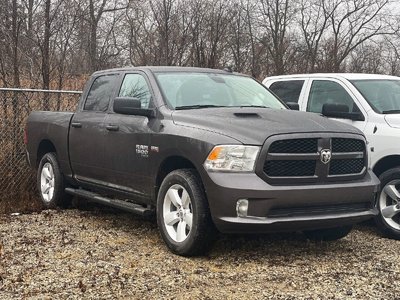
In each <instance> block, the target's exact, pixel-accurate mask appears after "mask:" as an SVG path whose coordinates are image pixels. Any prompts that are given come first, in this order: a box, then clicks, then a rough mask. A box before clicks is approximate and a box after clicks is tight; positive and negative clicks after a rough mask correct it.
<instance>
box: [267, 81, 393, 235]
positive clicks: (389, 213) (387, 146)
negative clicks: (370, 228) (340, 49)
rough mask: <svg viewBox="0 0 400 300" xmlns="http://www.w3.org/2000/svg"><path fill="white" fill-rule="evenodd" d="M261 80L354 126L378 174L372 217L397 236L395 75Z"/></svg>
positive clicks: (282, 96)
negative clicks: (359, 133)
mask: <svg viewBox="0 0 400 300" xmlns="http://www.w3.org/2000/svg"><path fill="white" fill-rule="evenodd" d="M263 84H264V85H265V86H266V87H268V88H269V89H270V90H271V91H272V92H274V93H275V94H276V95H277V96H278V97H280V99H282V100H283V101H284V102H286V103H289V104H291V105H293V103H297V104H298V107H299V109H300V110H301V111H307V112H312V113H316V114H321V115H324V116H326V117H328V118H331V119H334V120H337V121H340V122H344V123H347V124H350V125H353V126H355V127H357V128H358V129H360V130H361V131H362V132H363V133H364V134H365V136H366V138H367V142H368V147H367V148H368V155H369V161H370V167H371V168H372V170H373V172H374V173H375V174H376V175H377V176H378V177H379V178H380V180H381V190H380V193H379V196H378V201H377V206H378V208H379V211H380V214H379V216H377V217H376V222H377V225H378V227H379V228H380V229H381V231H382V232H383V233H384V234H386V235H388V236H390V237H393V238H396V239H399V238H400V204H399V201H400V192H399V190H400V78H399V77H395V76H386V75H371V74H351V73H349V74H347V73H346V74H302V75H284V76H273V77H267V78H265V80H264V81H263Z"/></svg>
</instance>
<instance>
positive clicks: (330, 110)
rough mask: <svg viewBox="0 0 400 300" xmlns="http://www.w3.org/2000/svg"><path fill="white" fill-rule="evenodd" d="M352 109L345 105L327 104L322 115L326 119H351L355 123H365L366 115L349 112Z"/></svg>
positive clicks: (323, 107)
mask: <svg viewBox="0 0 400 300" xmlns="http://www.w3.org/2000/svg"><path fill="white" fill-rule="evenodd" d="M349 111H350V108H349V107H348V106H347V105H345V104H331V103H325V104H324V105H323V106H322V114H323V115H324V116H326V117H331V118H338V119H350V120H353V121H364V120H365V118H364V115H363V114H362V113H361V112H349Z"/></svg>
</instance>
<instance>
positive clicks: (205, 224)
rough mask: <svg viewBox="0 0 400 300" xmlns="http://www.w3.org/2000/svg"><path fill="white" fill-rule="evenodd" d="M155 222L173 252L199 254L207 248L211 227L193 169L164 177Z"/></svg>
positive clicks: (202, 194)
mask: <svg viewBox="0 0 400 300" xmlns="http://www.w3.org/2000/svg"><path fill="white" fill-rule="evenodd" d="M157 223H158V227H159V229H160V233H161V236H162V238H163V240H164V242H165V243H166V244H167V246H168V248H169V249H170V250H171V251H172V252H173V253H175V254H178V255H182V256H194V255H202V254H204V253H205V252H206V251H207V250H208V249H209V248H210V246H211V245H212V241H213V239H214V237H215V229H214V224H213V222H212V220H211V215H210V211H209V207H208V201H207V199H206V196H205V193H204V190H203V186H202V184H201V181H200V178H199V176H198V174H197V172H196V171H195V170H192V169H181V170H176V171H173V172H171V173H169V174H168V175H167V176H166V177H165V179H164V181H163V182H162V184H161V187H160V191H159V193H158V198H157Z"/></svg>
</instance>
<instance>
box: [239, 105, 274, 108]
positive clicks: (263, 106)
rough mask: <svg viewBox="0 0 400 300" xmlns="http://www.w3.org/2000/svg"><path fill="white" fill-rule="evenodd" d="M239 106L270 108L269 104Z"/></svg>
mask: <svg viewBox="0 0 400 300" xmlns="http://www.w3.org/2000/svg"><path fill="white" fill-rule="evenodd" d="M239 107H259V108H270V107H269V106H265V105H240V106H239Z"/></svg>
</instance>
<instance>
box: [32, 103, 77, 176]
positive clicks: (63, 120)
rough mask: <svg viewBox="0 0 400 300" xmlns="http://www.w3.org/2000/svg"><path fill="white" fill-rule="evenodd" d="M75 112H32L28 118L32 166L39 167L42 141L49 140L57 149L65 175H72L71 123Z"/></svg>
mask: <svg viewBox="0 0 400 300" xmlns="http://www.w3.org/2000/svg"><path fill="white" fill-rule="evenodd" d="M73 115H74V114H73V113H70V112H48V111H36V112H32V113H31V114H30V115H29V117H28V120H27V127H26V130H27V135H28V144H27V151H28V153H29V157H30V162H31V167H32V168H35V169H36V168H37V167H38V163H39V161H38V160H39V159H40V158H39V157H38V150H39V146H40V143H41V142H43V141H49V142H50V143H52V144H53V146H54V147H55V149H56V153H57V158H58V160H59V163H60V167H61V170H62V172H63V173H64V175H66V176H70V175H71V173H72V172H71V168H70V164H69V156H68V132H69V125H70V122H71V119H72V116H73Z"/></svg>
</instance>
